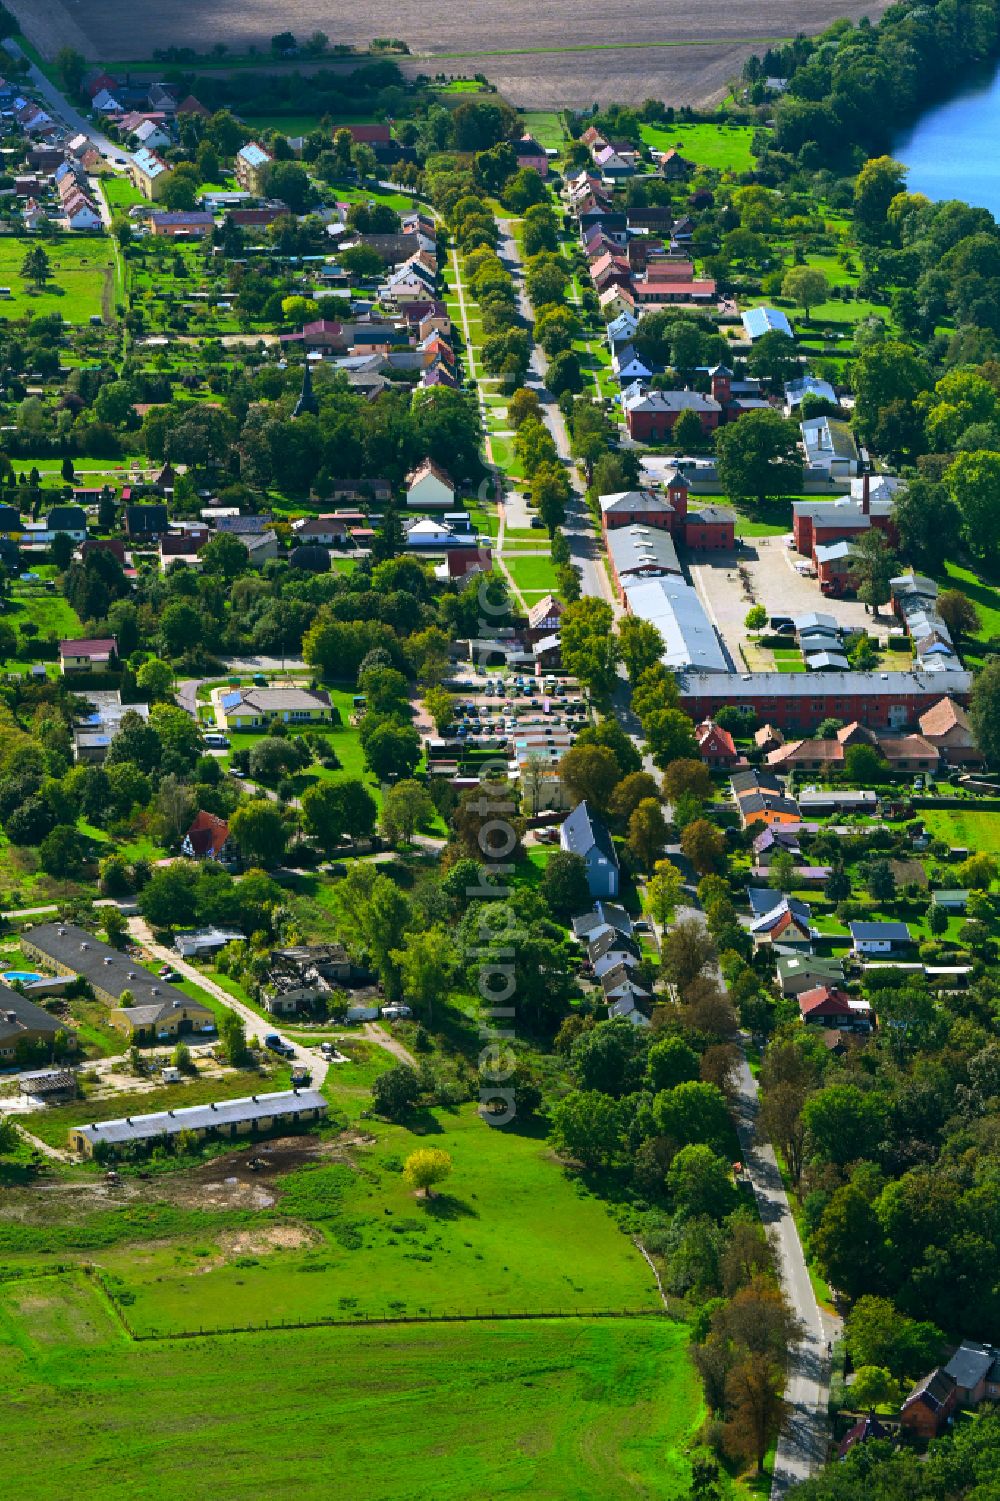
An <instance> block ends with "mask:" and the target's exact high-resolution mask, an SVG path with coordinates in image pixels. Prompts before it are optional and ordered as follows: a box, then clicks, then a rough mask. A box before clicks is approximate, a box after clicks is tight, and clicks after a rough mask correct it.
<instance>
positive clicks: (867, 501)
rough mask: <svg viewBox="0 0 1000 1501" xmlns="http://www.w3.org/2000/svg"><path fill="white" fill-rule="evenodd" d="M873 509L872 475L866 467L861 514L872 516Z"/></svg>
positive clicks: (863, 478) (862, 485) (862, 481)
mask: <svg viewBox="0 0 1000 1501" xmlns="http://www.w3.org/2000/svg"><path fill="white" fill-rule="evenodd" d="M871 509H872V498H871V475H870V473H869V471H868V470H867V469H866V470H865V472H864V476H863V477H862V480H861V514H862V516H870V515H871Z"/></svg>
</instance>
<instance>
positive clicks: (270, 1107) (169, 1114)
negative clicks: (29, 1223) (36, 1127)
mask: <svg viewBox="0 0 1000 1501" xmlns="http://www.w3.org/2000/svg"><path fill="white" fill-rule="evenodd" d="M301 1110H319V1111H320V1112H321V1113H322V1114H324V1115H325V1114H326V1110H327V1103H326V1100H325V1099H324V1098H323V1096H322V1095H321V1094H320V1092H319V1090H318V1089H282V1090H278V1091H276V1092H275V1093H274V1094H258V1095H247V1096H246V1097H245V1098H243V1099H239V1100H219V1101H218V1102H217V1103H214V1104H211V1105H186V1106H184V1108H183V1109H181V1110H158V1111H157V1112H156V1113H155V1115H131V1116H129V1115H127V1116H125V1117H124V1118H123V1119H121V1120H114V1121H98V1122H93V1123H92V1124H91V1125H88V1126H75V1127H74V1128H73V1129H74V1130H75V1131H77V1132H78V1133H79V1135H81V1136H85V1137H86V1139H87V1140H88V1141H90V1142H94V1143H96V1142H99V1141H106V1142H110V1143H112V1144H114V1143H116V1142H122V1141H149V1140H150V1139H152V1138H155V1137H157V1136H176V1135H177V1133H178V1132H179V1131H204V1130H207V1129H208V1128H209V1127H211V1126H237V1125H246V1124H248V1123H249V1122H251V1121H257V1120H264V1119H268V1118H272V1117H275V1116H284V1117H287V1116H290V1115H294V1114H297V1113H298V1112H299V1111H301Z"/></svg>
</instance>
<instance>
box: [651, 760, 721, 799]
mask: <svg viewBox="0 0 1000 1501" xmlns="http://www.w3.org/2000/svg"><path fill="white" fill-rule="evenodd" d="M663 791H664V792H665V794H666V796H667V797H668V798H669V800H670V801H671V802H676V801H677V799H678V798H681V797H696V798H699V799H700V800H702V801H704V800H705V799H706V798H709V797H711V795H712V777H711V774H710V772H709V770H708V767H707V766H706V765H705V763H704V761H702V760H700V759H695V758H694V757H684V756H682V757H680V758H679V759H678V760H676V761H671V763H670V765H669V766H668V767H667V768H666V770H665V771H664V773H663Z"/></svg>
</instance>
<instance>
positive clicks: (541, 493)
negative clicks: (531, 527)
mask: <svg viewBox="0 0 1000 1501" xmlns="http://www.w3.org/2000/svg"><path fill="white" fill-rule="evenodd" d="M528 488H529V489H530V491H531V500H532V504H533V505H534V506H535V507H536V509H537V511H538V514H539V516H540V517H541V520H542V521H543V523H544V524H545V527H546V529H547V530H548V532H549V534H550V535H551V534H552V533H553V532H555V531H556V529H557V528H558V527H560V526H562V524H563V522H564V521H565V519H566V502H567V501H568V500H569V497H570V495H571V494H572V490H571V488H570V483H569V480H568V478H567V477H566V470H565V469H564V468H563V466H562V464H557V463H552V464H550V463H544V464H539V466H538V468H537V469H536V470H535V472H534V474H533V475H532V476H531V479H530V480H529V481H528Z"/></svg>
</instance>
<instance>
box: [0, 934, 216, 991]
mask: <svg viewBox="0 0 1000 1501" xmlns="http://www.w3.org/2000/svg"><path fill="white" fill-rule="evenodd" d="M24 938H25V940H26V942H28V943H29V944H32V945H33V946H34V947H35V948H37V949H38V950H39V951H40V952H41V953H42V954H45V955H47V957H48V958H50V959H52V960H54V961H55V962H56V963H57V964H62V965H64V966H65V967H66V968H67V969H69V970H72V971H74V972H75V973H76V974H78V975H82V976H83V978H84V979H85V980H89V981H90V983H91V984H92V985H97V986H100V988H101V990H103V991H106V992H107V994H109V995H113V996H115V997H119V996H120V995H121V993H122V991H123V990H130V991H131V992H132V994H133V996H134V997H135V1002H136V1007H142V1006H156V1007H157V1008H158V1009H162V1008H163V1007H165V1006H174V1005H178V1006H189V1005H191V1004H192V1002H191V999H190V997H189V996H186V995H185V994H184V992H183V990H178V989H177V988H176V986H174V985H168V984H167V982H166V980H161V979H160V978H159V977H158V976H157V975H154V974H150V972H149V970H148V969H143V967H142V965H141V964H140V963H139V961H138V959H133V958H132V956H131V955H130V954H123V953H122V952H121V951H120V950H119V949H113V948H112V947H111V946H110V944H107V943H102V942H101V940H100V939H99V938H95V937H94V935H93V933H87V932H86V931H85V930H84V929H83V928H78V927H76V926H75V925H74V924H73V923H54V922H50V923H40V924H39V926H38V927H37V928H27V929H26V930H25V933H24Z"/></svg>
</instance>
